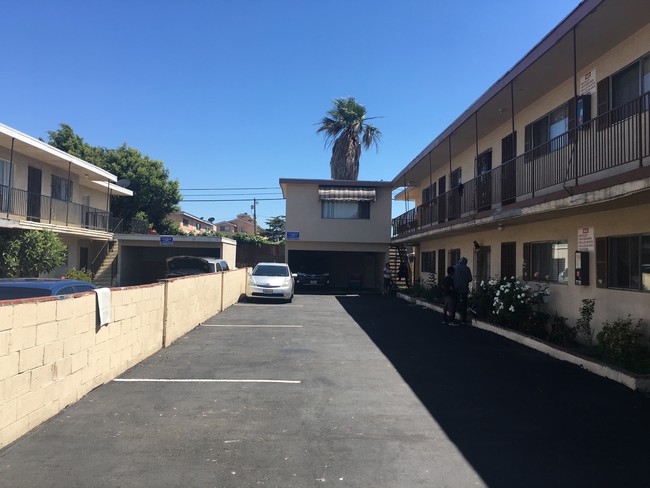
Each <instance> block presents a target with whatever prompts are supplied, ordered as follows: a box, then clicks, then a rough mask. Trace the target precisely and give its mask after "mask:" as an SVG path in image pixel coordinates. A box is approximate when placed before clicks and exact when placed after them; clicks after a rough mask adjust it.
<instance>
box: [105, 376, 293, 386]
mask: <svg viewBox="0 0 650 488" xmlns="http://www.w3.org/2000/svg"><path fill="white" fill-rule="evenodd" d="M113 381H119V382H121V383H283V384H288V385H299V384H301V383H302V381H300V380H234V379H232V380H230V379H209V378H206V379H200V378H199V379H196V378H195V379H182V378H179V379H171V378H115V379H114V380H113Z"/></svg>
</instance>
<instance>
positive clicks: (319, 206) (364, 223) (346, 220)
mask: <svg viewBox="0 0 650 488" xmlns="http://www.w3.org/2000/svg"><path fill="white" fill-rule="evenodd" d="M280 186H281V187H282V194H283V196H284V198H285V199H286V201H287V204H286V226H287V240H286V246H285V253H286V262H287V263H289V266H290V267H291V269H292V271H299V270H300V269H302V268H309V267H311V266H312V265H313V264H314V263H316V264H317V265H319V266H321V267H325V268H326V269H328V270H329V272H330V274H331V280H332V286H333V287H336V288H346V287H349V286H353V287H355V286H360V287H361V288H370V289H380V288H381V286H382V274H381V271H382V268H383V265H384V264H385V262H386V260H387V258H388V250H389V244H390V212H391V190H392V187H393V184H392V183H391V182H383V181H337V180H304V179H286V178H283V179H280ZM359 279H360V283H359Z"/></svg>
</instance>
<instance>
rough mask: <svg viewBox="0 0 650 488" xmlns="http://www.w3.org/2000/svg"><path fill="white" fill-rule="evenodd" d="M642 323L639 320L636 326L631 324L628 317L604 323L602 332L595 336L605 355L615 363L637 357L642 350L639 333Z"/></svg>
mask: <svg viewBox="0 0 650 488" xmlns="http://www.w3.org/2000/svg"><path fill="white" fill-rule="evenodd" d="M642 322H643V321H642V320H641V319H639V320H638V321H637V322H636V324H634V323H632V317H631V316H630V315H628V316H627V318H626V319H621V318H619V319H617V320H615V321H614V322H613V323H611V324H610V323H609V322H605V324H604V325H603V330H601V331H600V332H599V333H598V335H597V336H596V338H597V339H598V343H599V344H600V346H601V347H602V348H603V351H604V353H605V355H606V356H608V357H609V358H611V359H613V360H616V361H617V360H625V359H626V358H629V357H635V356H637V355H638V354H639V353H640V352H641V350H642V346H641V336H642V334H641V332H640V331H639V328H640V327H641V324H642Z"/></svg>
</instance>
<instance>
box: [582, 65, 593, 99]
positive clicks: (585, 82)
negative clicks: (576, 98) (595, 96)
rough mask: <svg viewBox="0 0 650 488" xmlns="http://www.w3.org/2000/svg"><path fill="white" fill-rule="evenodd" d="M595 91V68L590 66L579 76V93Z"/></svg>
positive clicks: (586, 93)
mask: <svg viewBox="0 0 650 488" xmlns="http://www.w3.org/2000/svg"><path fill="white" fill-rule="evenodd" d="M595 92H596V68H592V69H590V70H589V71H587V72H586V73H585V74H583V75H582V77H581V78H580V93H579V94H580V95H589V94H591V93H595Z"/></svg>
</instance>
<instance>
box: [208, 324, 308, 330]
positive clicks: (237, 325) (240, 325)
mask: <svg viewBox="0 0 650 488" xmlns="http://www.w3.org/2000/svg"><path fill="white" fill-rule="evenodd" d="M202 327H263V328H279V329H302V325H270V324H203V326H202Z"/></svg>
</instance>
